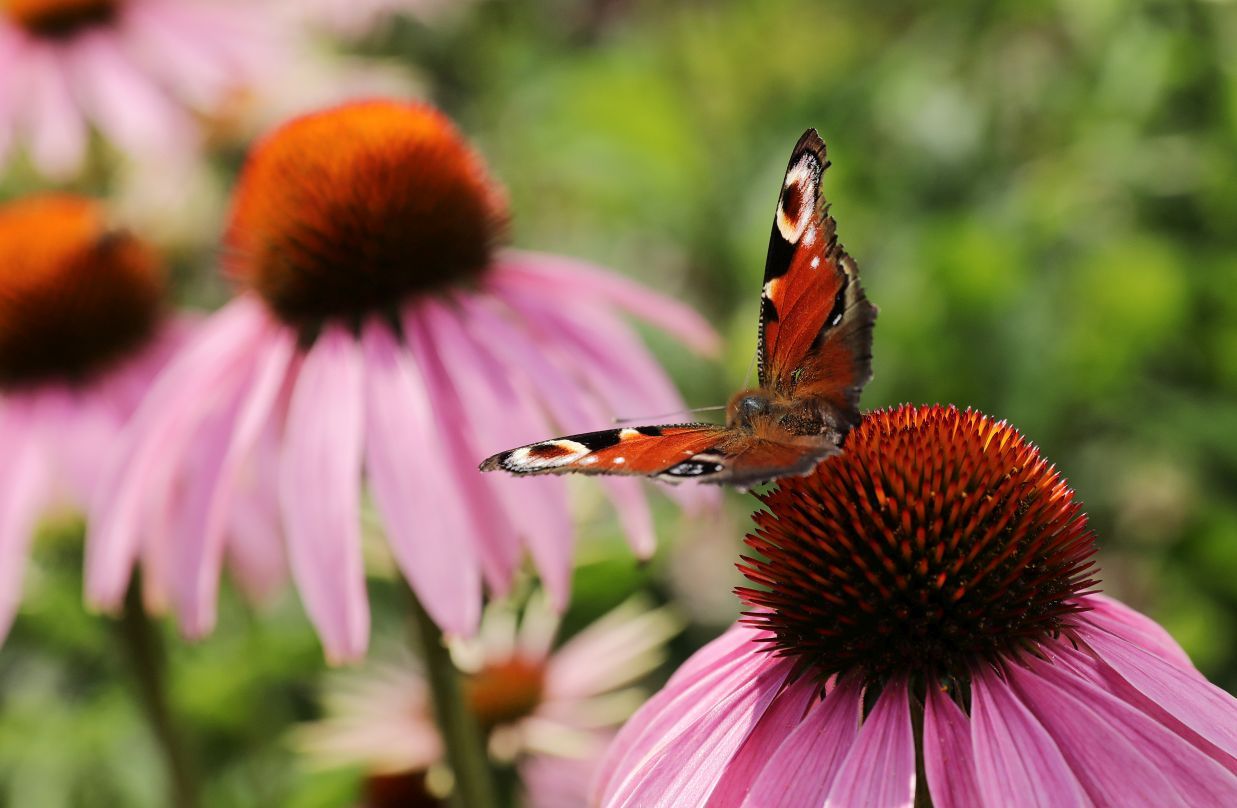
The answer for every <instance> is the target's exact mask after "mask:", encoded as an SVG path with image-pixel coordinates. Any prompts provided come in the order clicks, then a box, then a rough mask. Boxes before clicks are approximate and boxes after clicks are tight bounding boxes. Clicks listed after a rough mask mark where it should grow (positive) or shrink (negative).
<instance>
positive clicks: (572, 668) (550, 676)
mask: <svg viewBox="0 0 1237 808" xmlns="http://www.w3.org/2000/svg"><path fill="white" fill-rule="evenodd" d="M678 630H679V627H678V624H677V622H676V621H674V620H672V619H667V616H666V614H665V613H664V612H663V611H645V610H643V609H641V608H640V607H639V606H638V605H636V604H634V603H631V604H628V605H624V606H620V607H618V608H616V609H615V610H614V611H612V612H610V613H609V614H607V615H606V616H605V617H602V618H601V619H600V620H598V621H597V622H595V623H593V624H592V625H591V626H590V627H589V630H588V631H587V632H584V633H581V634H577V635H576V636H575V637H573V638H571V639H570V640H568V641H567V642H565V643H563V645H562V647H561V648H559V649H558V651H557V652H556V653H555V654H554V655H553V657H552V658H551V659H550V661H549V662H548V663H547V664H546V673H545V691H546V694H547V695H552V696H553V697H554V698H555V699H559V700H567V699H581V698H588V697H589V696H593V695H596V694H598V693H605V692H607V691H612V690H617V689H618V688H620V687H624V686H626V685H629V684H631V683H632V681H634V679H636V678H637V677H639V676H641V675H642V674H643V673H644V672H645V671H647V670H648V669H649V668H650V667H652V665H653V664H655V663H650V661H649V655H650V654H653V653H657V652H660V649H661V648H662V647H663V646H665V644H666V641H667V640H669V639H670V637H672V636H673V635H675V634H677V633H678ZM599 659H604V660H606V664H605V665H598V664H597V660H599Z"/></svg>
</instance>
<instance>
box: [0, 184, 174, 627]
mask: <svg viewBox="0 0 1237 808" xmlns="http://www.w3.org/2000/svg"><path fill="white" fill-rule="evenodd" d="M163 292H164V287H163V267H162V264H161V262H160V261H159V259H158V257H157V255H156V254H155V251H154V250H153V249H151V247H149V246H148V245H147V244H145V243H144V242H143V241H142V240H141V239H139V238H138V237H136V236H135V235H134V234H132V233H130V232H127V231H125V230H123V229H120V228H117V227H115V226H113V225H112V224H111V223H109V221H108V217H107V215H106V214H105V212H104V210H103V208H102V206H101V205H100V204H98V203H97V202H95V201H93V200H91V199H86V198H84V197H78V196H70V195H45V196H34V197H26V198H24V199H20V200H17V201H14V202H9V203H7V204H5V205H0V446H3V452H4V459H3V462H0V638H3V637H4V635H6V634H7V633H8V630H9V627H10V624H11V622H12V620H13V617H14V614H15V612H16V610H17V607H18V604H19V602H20V598H21V580H22V575H23V572H24V570H25V567H26V564H25V560H26V553H27V550H28V548H29V543H30V540H31V538H32V536H33V534H34V532H35V528H36V525H37V522H38V519H39V517H40V516H41V515H43V514H45V513H47V512H48V511H49V510H53V509H57V508H77V509H84V508H85V507H86V505H87V504H88V502H89V500H90V498H91V497H92V496H93V495H94V494H95V493H96V492H97V490H98V487H99V482H100V469H101V466H102V464H103V463H104V462H105V461H106V458H107V456H108V455H109V453H110V452H112V451H113V449H114V447H115V445H116V442H117V440H118V438H119V435H120V433H121V430H122V428H123V427H124V425H125V423H126V421H127V420H128V419H129V417H130V416H131V415H132V413H133V411H134V410H135V409H136V407H137V405H138V402H139V401H140V400H141V397H142V395H143V394H144V393H145V390H146V387H147V386H148V385H149V383H150V381H151V379H153V377H154V376H155V374H156V373H157V372H158V370H159V368H160V367H161V366H162V364H163V363H164V361H165V360H166V359H167V357H168V356H169V355H170V353H171V352H172V350H173V348H174V347H175V346H176V345H177V344H178V343H179V342H181V341H183V337H184V335H185V333H186V330H187V324H186V321H184V320H176V319H170V318H167V317H165V316H164V315H165V311H164V300H163ZM146 585H147V587H148V590H147V591H148V594H149V595H150V596H151V597H152V599H156V600H157V595H158V590H159V588H160V586H159V585H160V578H159V575H158V574H157V572H154V571H152V575H151V576H150V577H149V579H148V580H147V582H146Z"/></svg>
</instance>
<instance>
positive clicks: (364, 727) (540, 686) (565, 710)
mask: <svg viewBox="0 0 1237 808" xmlns="http://www.w3.org/2000/svg"><path fill="white" fill-rule="evenodd" d="M557 628H558V626H557V619H556V618H555V616H554V614H553V612H552V610H551V609H550V608H549V607H548V605H547V604H546V603H545V602H544V600H541V599H537V598H535V599H533V600H532V601H531V602H530V603H529V605H528V606H527V607H526V608H525V610H524V614H523V617H522V619H521V620H520V621H519V623H518V625H517V615H516V613H515V612H514V611H513V610H512V609H511V608H510V607H508V606H506V605H501V606H497V605H495V606H491V607H490V608H488V609H487V610H486V614H485V617H484V619H483V620H482V623H481V629H480V632H479V633H478V636H477V637H476V638H475V639H474V640H472V641H470V642H466V643H456V644H454V645H453V647H452V649H451V650H452V655H453V657H454V658H455V661H456V663H457V665H459V667H460V669H461V670H462V671H463V672H464V677H465V678H464V695H465V699H466V701H467V702H468V704H469V707H470V708H471V710H472V712H473V714H474V715H475V716H476V718H477V721H478V723H479V724H480V726H481V728H482V730H483V731H484V732H485V733H486V734H487V736H488V738H489V748H490V752H491V756H492V757H494V758H495V760H497V761H500V762H503V763H506V764H511V765H514V766H516V768H517V770H518V771H519V775H520V781H521V783H522V785H523V789H524V791H525V793H526V796H527V799H526V800H525V801H524V802H523V803H522V804H524V805H528V806H531V808H577V807H578V806H580V805H583V804H585V801H586V797H587V794H588V786H589V783H590V781H591V779H592V776H593V774H594V771H595V769H596V765H597V761H598V760H599V759H600V757H601V754H602V752H603V751H604V750H605V747H606V745H607V744H608V743H609V742H610V740H611V738H612V737H613V729H614V727H616V726H618V724H619V723H621V722H622V720H623V719H624V718H626V717H627V716H628V715H630V714H631V712H632V711H633V710H635V708H636V707H637V706H638V705H639V704H640V701H641V700H642V698H643V697H642V695H641V694H640V692H639V691H638V690H637V689H635V688H634V685H636V684H637V683H638V682H639V680H640V679H641V678H643V677H644V676H645V675H647V674H648V673H649V672H650V671H652V670H653V669H654V668H656V667H657V665H659V664H660V663H661V661H662V659H663V657H664V646H665V643H666V641H667V640H669V639H670V638H671V637H672V636H674V634H675V633H677V631H678V622H677V621H676V620H675V619H674V618H672V617H671V616H670V615H668V614H667V613H666V612H665V611H664V610H647V609H645V608H644V607H641V606H639V605H638V604H636V603H634V602H630V601H629V602H628V603H626V604H624V605H622V606H620V607H619V608H617V609H615V610H614V611H612V612H611V613H610V614H608V615H606V616H605V617H603V618H601V619H600V620H598V621H597V622H596V623H593V624H592V625H590V626H589V627H588V628H586V629H584V630H583V631H581V632H580V633H579V634H577V635H575V636H574V637H572V638H571V639H570V640H568V641H567V642H565V643H564V644H563V645H562V646H561V647H559V648H557V649H556V650H551V646H552V642H553V639H554V635H555V633H556V631H557ZM429 699H430V694H429V691H428V686H427V684H426V682H425V678H424V674H423V673H422V671H421V669H420V666H419V664H418V663H417V662H416V661H415V660H412V659H411V658H400V659H398V660H392V661H387V662H382V663H373V664H371V665H370V666H369V667H368V668H366V669H363V670H359V671H347V672H340V673H337V674H335V675H334V678H333V681H332V682H331V683H330V685H329V687H328V690H327V693H326V696H325V698H324V706H325V709H326V717H325V718H323V719H321V720H319V721H316V722H313V723H311V724H306V725H305V726H303V727H302V728H301V729H300V730H299V731H298V732H297V733H296V742H297V746H298V747H299V748H300V749H301V750H302V751H303V752H304V753H305V754H306V755H307V756H308V757H309V759H310V760H311V761H312V762H313V763H314V765H316V766H322V767H338V766H357V767H361V768H363V769H364V771H365V772H366V775H367V777H368V779H369V780H370V789H369V791H370V799H369V802H370V805H368V806H367V808H379V806H382V805H404V804H408V803H407V802H405V801H398V802H397V801H394V800H393V799H391V798H390V796H391V795H393V794H395V793H397V792H398V793H399V794H400V795H401V800H402V799H405V798H404V797H403V796H402V795H406V794H408V793H418V794H420V793H422V792H427V793H432V791H433V787H432V786H433V781H434V777H433V774H432V771H431V770H433V769H434V768H435V767H436V766H438V765H439V764H440V762H441V761H442V757H443V750H442V743H441V741H440V739H439V735H438V729H437V727H436V726H435V724H434V714H433V705H432V704H431V702H430V700H429ZM427 773H430V776H429V778H428V780H429V783H428V785H427V782H426V774H427ZM410 790H411V791H410Z"/></svg>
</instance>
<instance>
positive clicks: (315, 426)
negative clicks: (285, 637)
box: [279, 326, 369, 664]
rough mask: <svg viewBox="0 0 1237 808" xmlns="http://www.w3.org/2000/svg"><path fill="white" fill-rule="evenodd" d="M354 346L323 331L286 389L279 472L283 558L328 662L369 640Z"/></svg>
mask: <svg viewBox="0 0 1237 808" xmlns="http://www.w3.org/2000/svg"><path fill="white" fill-rule="evenodd" d="M364 383H365V378H364V376H363V375H362V361H361V353H360V349H359V347H358V346H357V344H356V342H355V341H354V340H353V338H352V337H351V336H350V335H349V334H348V333H347V332H346V331H344V330H343V329H342V328H341V327H338V326H332V327H329V328H327V329H326V330H324V331H323V333H322V334H321V335H320V336H319V337H318V339H317V341H316V342H315V343H314V346H313V348H311V349H310V350H309V353H308V354H307V355H306V356H305V361H304V363H303V364H302V365H301V370H300V375H299V376H298V378H297V380H296V386H295V388H294V389H293V391H292V401H291V404H290V406H289V410H288V421H287V425H286V426H285V433H284V451H283V456H282V457H281V458H280V468H279V501H280V506H281V510H282V511H283V520H284V525H285V527H286V529H287V532H288V559H289V561H290V562H291V564H292V575H293V577H294V578H295V580H296V583H297V588H298V589H299V590H300V592H301V598H302V600H303V601H304V604H305V609H306V611H307V612H308V613H309V617H310V620H312V621H313V624H314V626H315V627H316V628H317V629H318V634H319V636H320V637H321V638H322V644H323V646H324V648H325V650H326V655H327V659H328V660H329V661H330V662H331V663H332V664H338V663H341V662H348V661H352V660H355V659H360V658H361V657H363V656H364V655H365V649H366V646H367V645H368V642H369V599H368V595H367V593H366V590H365V568H364V565H363V563H362V559H361V514H360V491H361V452H362V436H363V429H364V423H363V422H364V400H363V395H362V385H363V384H364Z"/></svg>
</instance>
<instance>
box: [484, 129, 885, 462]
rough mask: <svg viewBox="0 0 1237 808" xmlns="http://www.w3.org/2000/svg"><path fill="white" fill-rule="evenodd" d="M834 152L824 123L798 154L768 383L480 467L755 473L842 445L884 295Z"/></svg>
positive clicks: (779, 245)
mask: <svg viewBox="0 0 1237 808" xmlns="http://www.w3.org/2000/svg"><path fill="white" fill-rule="evenodd" d="M828 165H829V162H828V160H827V159H826V157H825V144H824V141H822V140H821V139H820V136H819V135H817V134H816V131H815V130H808V131H807V132H806V133H804V135H803V137H802V138H800V139H799V142H798V143H797V144H796V146H795V149H794V151H793V152H792V154H791V158H790V163H789V165H788V166H787V169H786V175H785V179H784V180H783V184H782V189H781V192H780V193H779V195H778V205H777V210H776V212H775V215H774V221H773V229H772V233H771V234H770V238H769V254H768V258H767V260H766V263H765V278H764V285H763V287H762V289H761V313H760V333H759V343H758V354H757V356H758V359H759V376H760V386H759V387H757V388H754V389H750V390H743V391H741V392H739V393H736V394H735V395H734V396H732V397H731V399H730V402H729V404H728V405H727V407H726V424H725V426H720V425H717V424H669V425H664V426H647V427H634V428H632V427H624V428H618V429H607V430H601V431H598V432H588V433H583V434H580V435H571V436H568V437H564V438H556V439H554V440H547V441H542V442H540V443H534V444H530V445H528V446H522V447H519V448H516V449H511V450H508V451H506V452H501V453H499V454H496V455H494V456H493V457H490V458H488V459H487V460H485V462H483V463H482V464H481V469H482V470H483V471H494V470H503V471H508V472H511V473H513V474H563V473H569V472H574V473H584V474H629V475H642V476H646V477H652V478H655V479H659V480H664V481H667V482H680V481H682V480H686V479H692V480H698V481H700V482H711V483H729V484H732V485H736V486H739V487H747V486H751V485H756V484H758V483H761V482H765V481H768V480H773V479H777V478H778V477H785V476H791V475H802V474H807V473H809V472H810V471H812V469H814V468H815V467H816V465H817V464H818V463H820V462H821V461H822V460H824V459H825V458H827V457H829V456H830V455H833V454H837V453H838V452H839V451H841V448H840V447H841V445H842V442H843V440H844V439H845V437H846V434H847V433H848V432H849V431H850V430H851V429H852V428H854V427H855V426H856V425H858V423H859V420H860V414H859V394H860V392H861V391H862V389H863V386H864V385H865V384H866V383H867V382H868V380H869V379H870V378H871V375H872V372H871V347H872V327H873V324H874V322H875V320H876V307H875V306H873V305H872V304H871V303H869V302H868V300H867V298H866V297H865V296H864V294H863V289H862V287H861V285H860V283H859V275H858V268H857V267H856V266H855V263H854V261H852V260H851V258H850V256H848V255H847V254H846V252H845V251H844V250H843V248H842V246H841V244H840V243H838V239H837V223H836V222H835V221H834V219H833V217H832V216H830V215H829V210H828V205H827V203H826V202H825V199H824V194H823V192H822V190H821V178H822V176H823V174H824V171H825V169H826V168H827V167H828Z"/></svg>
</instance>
